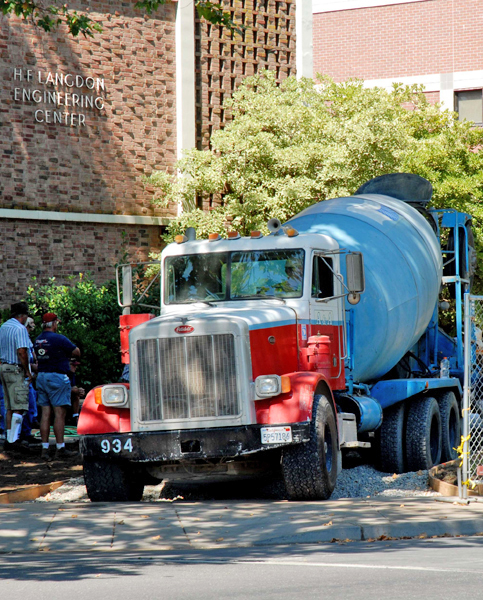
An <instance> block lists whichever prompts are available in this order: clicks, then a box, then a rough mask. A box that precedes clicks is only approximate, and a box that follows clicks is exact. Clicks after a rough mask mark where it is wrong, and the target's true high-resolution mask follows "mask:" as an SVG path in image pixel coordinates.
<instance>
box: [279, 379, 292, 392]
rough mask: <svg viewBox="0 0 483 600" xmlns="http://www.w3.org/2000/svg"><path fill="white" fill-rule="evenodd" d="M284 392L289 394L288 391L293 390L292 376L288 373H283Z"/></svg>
mask: <svg viewBox="0 0 483 600" xmlns="http://www.w3.org/2000/svg"><path fill="white" fill-rule="evenodd" d="M281 379H282V394H288V392H291V391H292V382H291V381H290V377H287V376H286V375H282V377H281Z"/></svg>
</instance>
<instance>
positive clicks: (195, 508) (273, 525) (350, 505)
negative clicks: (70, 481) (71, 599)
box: [0, 497, 483, 553]
mask: <svg viewBox="0 0 483 600" xmlns="http://www.w3.org/2000/svg"><path fill="white" fill-rule="evenodd" d="M475 534H481V535H483V502H472V503H471V504H469V505H459V504H453V503H449V502H440V501H436V500H435V499H434V498H432V497H428V498H389V499H388V498H384V499H374V498H367V499H351V500H349V499H347V500H337V501H328V502H286V501H281V502H269V501H264V502H251V501H245V502H240V501H229V502H191V503H190V502H177V501H166V502H158V503H155V504H152V503H149V504H147V503H136V504H130V503H129V504H121V503H119V504H108V503H99V504H90V503H78V504H54V503H52V502H49V503H31V504H4V505H1V506H0V553H32V552H38V551H44V552H45V551H49V552H86V551H87V552H92V551H122V552H129V551H136V552H139V551H156V550H178V551H182V550H204V549H213V548H236V547H260V546H273V545H277V544H314V543H319V542H320V543H327V542H343V541H361V540H365V541H372V540H376V539H378V538H379V539H387V538H406V537H432V536H455V535H475Z"/></svg>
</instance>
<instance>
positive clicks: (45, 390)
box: [34, 313, 80, 460]
mask: <svg viewBox="0 0 483 600" xmlns="http://www.w3.org/2000/svg"><path fill="white" fill-rule="evenodd" d="M59 323H60V320H59V318H58V317H57V315H56V314H55V313H46V314H45V315H44V316H43V317H42V325H43V329H44V331H43V333H41V334H40V335H39V337H38V338H37V339H36V340H35V343H34V350H35V354H36V355H37V361H38V375H37V394H38V397H37V403H38V405H39V406H41V407H42V416H41V419H40V437H41V439H42V458H44V459H45V460H49V459H50V455H49V433H50V417H51V413H52V411H53V412H54V434H55V441H56V446H57V449H56V452H55V458H66V457H69V456H73V455H75V454H76V453H75V452H70V451H69V450H66V448H65V442H64V426H65V415H66V412H67V407H68V406H70V396H71V383H70V379H69V373H70V365H69V360H70V358H71V357H76V358H80V350H79V348H77V347H76V345H75V344H73V343H72V342H71V341H70V340H69V339H68V338H66V337H65V336H64V335H61V334H60V333H57V328H58V325H59Z"/></svg>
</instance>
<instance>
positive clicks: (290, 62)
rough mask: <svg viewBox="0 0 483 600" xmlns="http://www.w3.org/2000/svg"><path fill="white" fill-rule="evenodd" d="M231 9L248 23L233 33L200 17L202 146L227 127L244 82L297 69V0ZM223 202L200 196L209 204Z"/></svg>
mask: <svg viewBox="0 0 483 600" xmlns="http://www.w3.org/2000/svg"><path fill="white" fill-rule="evenodd" d="M225 7H226V10H229V11H230V12H231V15H232V18H234V20H235V21H236V22H237V23H241V24H242V25H244V27H245V30H244V31H243V32H242V33H241V34H231V33H229V32H228V31H227V30H226V29H222V28H220V27H215V26H213V25H211V24H209V23H206V22H201V21H200V20H199V19H196V111H197V119H196V120H197V136H196V137H197V147H198V148H199V149H202V148H207V147H209V143H210V137H211V133H212V132H213V130H215V129H219V128H220V127H223V126H224V125H225V123H226V122H227V121H228V120H229V118H230V115H229V114H226V113H225V111H224V109H223V102H224V100H225V99H227V98H229V97H230V96H231V94H232V93H233V92H234V91H235V90H236V88H237V86H238V85H239V84H240V83H241V81H242V80H243V79H244V78H245V77H248V76H250V75H254V74H256V73H258V72H260V71H263V70H265V69H270V70H271V71H274V73H275V76H276V78H277V80H278V81H282V80H283V79H285V78H286V77H288V76H290V75H294V74H295V43H296V37H295V2H294V1H287V2H283V1H279V0H227V2H226V3H225ZM221 201H222V199H221V198H218V197H213V196H210V197H208V198H203V199H199V202H198V205H199V207H200V208H204V209H209V208H211V207H213V206H216V205H217V204H219V203H220V202H221Z"/></svg>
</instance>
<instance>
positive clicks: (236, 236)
mask: <svg viewBox="0 0 483 600" xmlns="http://www.w3.org/2000/svg"><path fill="white" fill-rule="evenodd" d="M239 238H240V234H239V233H238V231H229V232H228V239H229V240H238V239H239Z"/></svg>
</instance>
